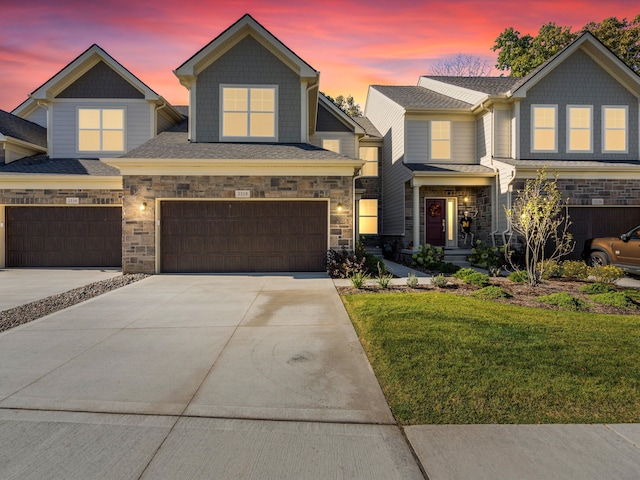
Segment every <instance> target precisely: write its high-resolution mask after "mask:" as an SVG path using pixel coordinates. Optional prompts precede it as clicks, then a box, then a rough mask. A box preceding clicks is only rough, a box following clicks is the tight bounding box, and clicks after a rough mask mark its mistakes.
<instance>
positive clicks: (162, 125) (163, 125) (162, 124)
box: [156, 110, 175, 135]
mask: <svg viewBox="0 0 640 480" xmlns="http://www.w3.org/2000/svg"><path fill="white" fill-rule="evenodd" d="M156 125H157V128H156V135H157V134H159V133H162V132H164V131H166V130H169V129H170V128H171V127H173V126H174V125H175V124H174V123H173V122H172V121H171V120H169V119H168V118H167V117H165V116H164V115H163V114H162V110H160V111H159V112H158V113H156Z"/></svg>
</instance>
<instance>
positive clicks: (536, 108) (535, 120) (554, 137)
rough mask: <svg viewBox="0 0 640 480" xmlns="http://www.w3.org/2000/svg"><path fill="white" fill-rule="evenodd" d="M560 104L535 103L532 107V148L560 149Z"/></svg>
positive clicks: (537, 149)
mask: <svg viewBox="0 0 640 480" xmlns="http://www.w3.org/2000/svg"><path fill="white" fill-rule="evenodd" d="M557 124H558V106H557V105H533V106H532V107H531V137H532V138H531V150H532V151H534V152H557V151H558V132H557V128H556V125H557Z"/></svg>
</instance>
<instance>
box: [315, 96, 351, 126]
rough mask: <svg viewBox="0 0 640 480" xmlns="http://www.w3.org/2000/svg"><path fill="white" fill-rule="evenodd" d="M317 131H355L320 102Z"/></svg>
mask: <svg viewBox="0 0 640 480" xmlns="http://www.w3.org/2000/svg"><path fill="white" fill-rule="evenodd" d="M316 131H318V132H353V129H352V128H349V127H347V126H346V125H345V124H344V123H342V122H341V121H340V120H338V119H337V118H336V116H335V115H334V114H333V113H332V112H331V111H329V110H328V109H327V107H325V106H324V105H323V104H322V103H320V102H318V123H317V125H316Z"/></svg>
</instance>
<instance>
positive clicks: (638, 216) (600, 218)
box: [569, 207, 640, 259]
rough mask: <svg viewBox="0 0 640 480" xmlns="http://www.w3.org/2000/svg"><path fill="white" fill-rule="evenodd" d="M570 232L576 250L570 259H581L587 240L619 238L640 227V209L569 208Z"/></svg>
mask: <svg viewBox="0 0 640 480" xmlns="http://www.w3.org/2000/svg"><path fill="white" fill-rule="evenodd" d="M569 219H570V220H571V225H570V226H569V231H570V232H571V233H572V235H573V239H574V240H575V242H576V248H575V250H574V251H573V253H572V254H571V255H570V257H569V258H574V259H577V258H580V254H581V253H582V249H583V247H584V242H585V240H587V239H589V238H594V237H617V236H619V235H621V234H623V233H626V232H627V231H629V230H631V229H632V228H633V227H635V226H636V225H640V207H569Z"/></svg>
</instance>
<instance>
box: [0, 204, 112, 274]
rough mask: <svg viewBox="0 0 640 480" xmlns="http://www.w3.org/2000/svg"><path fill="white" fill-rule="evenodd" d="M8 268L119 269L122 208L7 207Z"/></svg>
mask: <svg viewBox="0 0 640 480" xmlns="http://www.w3.org/2000/svg"><path fill="white" fill-rule="evenodd" d="M6 224H7V237H6V240H7V242H6V252H7V257H6V264H7V266H8V267H119V266H121V265H122V208H120V207H6Z"/></svg>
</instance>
